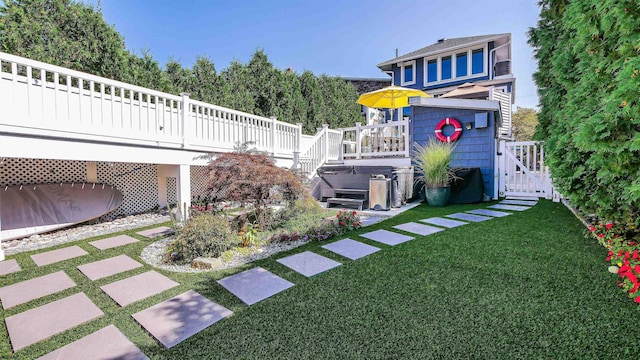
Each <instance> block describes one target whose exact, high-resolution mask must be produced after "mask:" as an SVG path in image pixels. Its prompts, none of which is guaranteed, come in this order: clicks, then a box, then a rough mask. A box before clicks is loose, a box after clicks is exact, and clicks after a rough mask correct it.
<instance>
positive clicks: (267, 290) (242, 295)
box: [218, 267, 293, 305]
mask: <svg viewBox="0 0 640 360" xmlns="http://www.w3.org/2000/svg"><path fill="white" fill-rule="evenodd" d="M218 284H220V285H222V287H224V288H225V289H227V290H228V291H229V292H231V293H232V294H233V295H235V296H237V297H238V298H239V299H240V300H242V302H243V303H245V304H247V305H253V304H255V303H257V302H259V301H262V300H264V299H267V298H270V297H272V296H273V295H275V294H277V293H279V292H281V291H284V290H286V289H288V288H290V287H292V286H293V283H291V282H289V281H287V280H285V279H283V278H281V277H279V276H277V275H275V274H273V273H271V272H269V271H267V270H265V269H263V268H261V267H256V268H253V269H250V270H247V271H243V272H241V273H239V274H235V275H231V276H229V277H226V278H224V279H221V280H218Z"/></svg>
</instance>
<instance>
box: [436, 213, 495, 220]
mask: <svg viewBox="0 0 640 360" xmlns="http://www.w3.org/2000/svg"><path fill="white" fill-rule="evenodd" d="M447 217H450V218H454V219H459V220H465V221H472V222H480V221H486V220H491V219H493V218H491V217H486V216H480V215H473V214H467V213H455V214H451V215H447Z"/></svg>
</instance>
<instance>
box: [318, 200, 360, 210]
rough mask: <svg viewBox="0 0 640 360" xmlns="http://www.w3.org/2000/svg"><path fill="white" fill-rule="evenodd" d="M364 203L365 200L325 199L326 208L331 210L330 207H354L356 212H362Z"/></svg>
mask: <svg viewBox="0 0 640 360" xmlns="http://www.w3.org/2000/svg"><path fill="white" fill-rule="evenodd" d="M365 201H366V200H365V199H349V198H329V199H327V208H331V207H332V205H343V206H344V205H355V206H357V207H358V210H362V209H363V206H364V203H365Z"/></svg>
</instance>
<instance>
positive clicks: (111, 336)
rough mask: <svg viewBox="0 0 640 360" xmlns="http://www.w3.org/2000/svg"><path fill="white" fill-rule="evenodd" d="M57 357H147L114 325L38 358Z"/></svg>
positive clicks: (130, 359)
mask: <svg viewBox="0 0 640 360" xmlns="http://www.w3.org/2000/svg"><path fill="white" fill-rule="evenodd" d="M59 359H99V360H107V359H121V360H147V359H149V358H148V357H147V356H146V355H145V354H144V353H143V352H142V351H140V349H138V347H137V346H135V345H134V344H133V343H132V342H131V341H129V339H127V337H126V336H124V334H122V333H121V332H120V330H118V328H117V327H116V326H115V325H109V326H107V327H105V328H102V329H100V330H98V331H96V332H94V333H92V334H89V335H87V336H85V337H83V338H82V339H80V340H77V341H74V342H72V343H71V344H68V345H66V346H63V347H61V348H60V349H58V350H55V351H53V352H50V353H48V354H46V355H44V356H42V357H39V358H38V360H59Z"/></svg>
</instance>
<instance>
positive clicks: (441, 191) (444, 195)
mask: <svg viewBox="0 0 640 360" xmlns="http://www.w3.org/2000/svg"><path fill="white" fill-rule="evenodd" d="M425 189H426V190H425V195H426V197H427V202H428V203H429V205H431V206H435V207H442V206H445V205H447V203H448V202H449V197H451V187H449V186H443V187H427V188H425Z"/></svg>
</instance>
